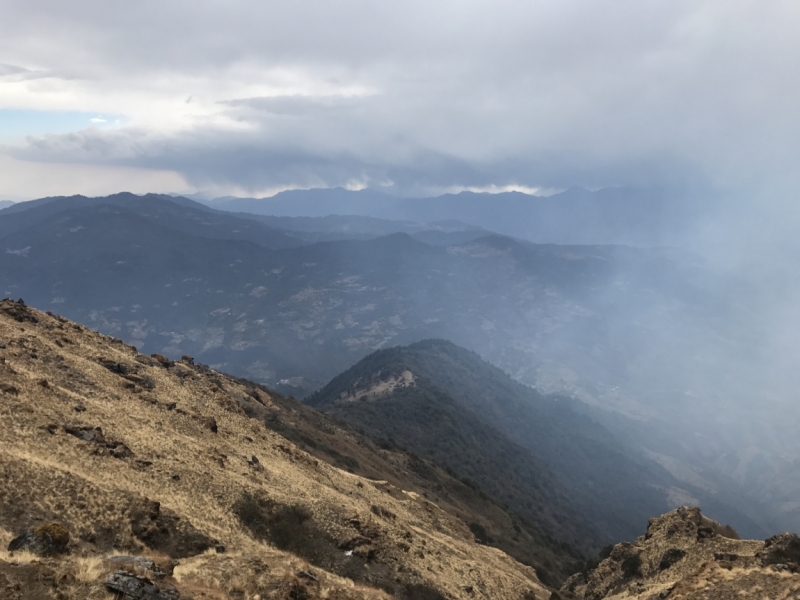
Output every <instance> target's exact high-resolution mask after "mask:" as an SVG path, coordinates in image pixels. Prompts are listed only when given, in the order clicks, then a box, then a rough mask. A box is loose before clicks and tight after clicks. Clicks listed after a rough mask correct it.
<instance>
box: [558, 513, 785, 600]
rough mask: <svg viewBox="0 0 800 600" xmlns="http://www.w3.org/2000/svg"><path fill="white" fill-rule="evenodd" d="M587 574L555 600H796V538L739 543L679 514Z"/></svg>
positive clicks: (695, 517) (727, 532)
mask: <svg viewBox="0 0 800 600" xmlns="http://www.w3.org/2000/svg"><path fill="white" fill-rule="evenodd" d="M604 554H605V558H604V559H603V560H602V562H600V564H599V565H598V566H597V567H596V568H594V569H592V570H591V571H589V572H588V573H583V574H578V575H575V576H573V577H572V578H570V579H569V580H568V581H567V583H566V584H565V585H564V587H563V588H562V589H561V590H560V592H559V593H558V594H557V595H554V596H555V597H560V598H564V599H567V598H575V599H580V600H610V599H612V598H618V599H620V600H621V599H623V598H629V599H634V598H637V599H641V600H656V599H661V598H669V599H670V600H727V599H732V598H759V599H762V598H763V599H770V600H777V599H779V598H781V599H783V598H797V597H798V596H800V572H798V571H800V566H799V565H800V538H798V537H797V536H796V535H795V534H791V533H784V534H781V535H777V536H774V537H771V538H769V539H768V540H766V541H764V542H761V541H752V540H740V539H739V536H738V535H737V534H736V532H735V531H733V530H732V529H731V528H729V527H726V526H722V525H720V524H719V523H717V522H716V521H712V520H711V519H709V518H707V517H705V516H703V515H702V514H701V513H700V510H699V509H698V508H694V507H691V508H690V507H681V508H679V509H677V510H674V511H672V512H670V513H667V514H665V515H663V516H661V517H659V518H656V519H651V520H650V523H649V524H648V527H647V533H646V534H645V535H644V536H642V537H640V538H638V539H637V540H636V541H635V542H634V543H632V544H631V543H627V542H625V543H621V544H617V545H615V546H613V547H610V548H608V549H607V550H606V551H604Z"/></svg>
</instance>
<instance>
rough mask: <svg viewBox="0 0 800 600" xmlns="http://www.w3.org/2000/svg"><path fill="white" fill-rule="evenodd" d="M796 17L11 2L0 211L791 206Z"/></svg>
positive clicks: (751, 8)
mask: <svg viewBox="0 0 800 600" xmlns="http://www.w3.org/2000/svg"><path fill="white" fill-rule="evenodd" d="M798 32H800V3H798V2H796V1H791V2H780V1H775V2H771V1H765V2H753V1H748V2H743V1H738V0H725V1H719V2H717V1H702V0H691V1H680V0H669V1H663V2H662V1H657V0H653V1H641V0H634V1H625V0H614V1H613V2H598V1H591V0H585V1H570V0H553V1H547V0H542V1H535V0H531V1H528V2H519V1H517V2H504V1H498V0H493V1H491V2H489V1H486V2H478V1H472V0H459V1H458V2H447V1H434V2H432V1H431V0H426V1H424V2H423V1H416V0H403V1H402V2H400V1H397V2H394V1H381V2H379V1H375V0H373V1H369V2H367V1H358V0H325V1H319V2H317V1H312V0H294V1H291V2H290V1H271V2H263V1H246V0H240V1H236V2H230V1H201V0H192V1H165V0H157V1H147V0H137V1H136V2H128V1H110V0H103V1H102V2H101V1H90V0H76V1H64V0H52V1H49V2H47V1H45V2H43V1H36V0H2V2H0V198H12V199H13V198H16V199H22V198H31V197H37V196H41V195H45V194H68V193H76V192H82V193H87V194H104V193H109V192H114V191H119V190H122V189H127V190H131V191H135V192H145V191H161V192H166V191H170V192H190V191H197V190H204V191H208V192H210V193H212V194H219V195H221V194H236V195H265V194H270V193H274V192H275V191H277V190H281V189H287V188H294V187H301V188H306V187H324V186H339V185H342V186H348V187H351V188H360V187H364V186H370V187H376V188H381V189H384V190H386V191H388V192H390V193H402V194H423V193H435V192H440V191H448V190H450V191H452V190H459V189H485V190H493V191H496V190H502V189H522V190H526V191H537V190H538V191H540V192H547V191H550V190H555V189H563V188H567V187H570V186H573V185H582V186H586V187H591V188H597V187H603V186H609V185H659V186H664V185H667V186H677V187H681V186H687V185H688V186H708V187H711V188H717V189H723V190H750V191H752V190H762V191H763V190H765V189H774V190H787V189H792V188H793V187H795V186H797V184H798V183H800V182H798V177H799V176H800V170H799V169H798V167H797V165H798V159H799V158H800V135H798V133H800V128H799V127H798V125H800V110H798V98H800V95H799V94H798V91H800V70H799V69H798V66H799V65H798V58H800V35H798Z"/></svg>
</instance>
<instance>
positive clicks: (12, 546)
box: [8, 522, 69, 556]
mask: <svg viewBox="0 0 800 600" xmlns="http://www.w3.org/2000/svg"><path fill="white" fill-rule="evenodd" d="M8 550H9V552H15V551H18V550H28V551H29V552H33V553H34V554H38V555H40V556H55V555H57V554H66V553H67V552H69V531H67V529H66V528H65V527H64V526H63V525H62V524H61V523H58V522H53V523H45V524H44V525H39V526H38V527H33V528H31V529H27V530H25V531H23V532H22V533H21V534H20V535H18V536H17V537H15V538H14V539H13V540H11V543H9V545H8Z"/></svg>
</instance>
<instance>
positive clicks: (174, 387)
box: [0, 300, 550, 600]
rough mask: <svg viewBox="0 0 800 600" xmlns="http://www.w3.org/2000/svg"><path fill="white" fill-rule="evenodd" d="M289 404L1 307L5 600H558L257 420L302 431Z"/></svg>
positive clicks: (463, 533) (496, 553)
mask: <svg viewBox="0 0 800 600" xmlns="http://www.w3.org/2000/svg"><path fill="white" fill-rule="evenodd" d="M286 402H287V400H286V399H283V398H281V397H280V396H278V395H277V394H272V393H270V392H269V391H268V390H265V389H263V388H258V387H255V386H253V385H252V384H247V383H246V382H243V381H241V380H237V379H234V378H231V377H227V376H225V375H222V374H219V373H216V372H214V371H212V370H210V369H208V368H207V367H204V366H202V365H195V364H194V363H193V361H192V360H191V359H190V358H188V357H187V358H185V359H183V360H181V361H177V362H173V361H169V360H168V359H166V358H165V357H163V356H160V355H156V356H154V357H151V356H146V355H143V354H140V353H139V352H137V351H136V349H135V348H133V347H131V346H128V345H126V344H124V343H122V342H121V341H120V340H117V339H115V338H111V337H108V336H105V335H102V334H99V333H96V332H93V331H90V330H88V329H86V328H85V327H83V326H81V325H78V324H75V323H73V322H70V321H68V320H66V319H64V318H61V317H57V316H52V315H49V314H45V313H42V312H39V311H36V310H34V309H32V308H29V307H27V306H25V305H24V304H22V303H17V302H13V301H10V300H3V301H1V302H0V422H2V424H3V426H2V427H0V479H1V480H2V485H0V539H2V541H3V547H6V546H8V547H9V548H10V550H9V551H7V552H3V553H2V554H0V597H3V598H10V599H24V600H32V599H34V598H37V599H38V598H48V597H52V598H65V599H68V598H75V599H77V598H82V599H83V598H111V597H112V592H111V591H109V590H116V591H119V590H120V589H128V588H125V586H126V585H133V583H131V581H132V580H130V579H125V578H126V577H128V578H130V577H136V576H140V577H141V576H145V575H146V576H148V577H149V579H150V581H149V582H148V583H146V584H145V583H142V581H143V580H142V579H141V578H140V579H136V580H135V581H137V582H139V583H137V584H136V585H139V584H141V585H140V589H139V591H140V592H141V593H142V594H144V593H145V592H147V593H150V592H152V594H151V595H150V596H149V597H150V598H164V599H166V598H174V597H175V596H176V594H177V595H179V596H180V598H183V599H187V598H196V599H198V600H199V599H201V598H208V599H211V598H213V599H233V598H236V599H240V598H241V599H254V598H262V599H263V598H273V597H274V598H312V597H320V598H325V597H327V598H382V597H388V595H390V594H391V595H394V596H395V597H397V598H528V599H533V598H537V599H542V598H547V597H549V595H550V591H549V590H547V589H546V588H545V586H543V585H542V584H541V583H540V581H539V579H538V578H537V576H536V572H535V571H534V569H533V568H531V567H527V566H524V565H522V564H520V563H518V562H516V561H515V560H513V559H512V558H511V557H509V556H508V555H507V554H505V553H503V552H502V551H500V550H498V549H495V548H491V547H488V546H486V545H481V544H478V543H477V542H476V541H475V536H474V535H473V533H472V532H471V531H470V529H469V528H468V526H467V524H466V523H465V522H464V521H463V520H461V519H459V518H458V517H456V516H455V515H454V514H452V513H450V512H447V511H445V510H443V509H442V508H441V507H440V506H439V505H437V504H436V503H434V502H432V501H430V500H429V499H426V498H425V497H424V496H423V495H422V494H418V493H415V492H414V491H412V490H409V489H403V488H399V487H396V486H395V485H393V484H392V482H391V481H388V480H375V479H369V478H366V477H362V476H359V475H358V474H355V473H349V472H347V471H346V470H344V469H340V468H337V467H335V466H333V465H331V464H330V463H329V462H326V461H325V460H321V459H320V458H317V457H315V456H314V455H312V454H309V453H308V452H305V451H304V450H302V449H300V448H299V447H298V446H297V445H296V444H295V443H293V442H292V441H290V440H289V439H287V437H284V436H283V435H280V434H278V433H276V431H275V430H274V429H277V428H279V427H278V426H277V425H276V426H275V427H273V428H269V427H266V426H265V424H264V420H263V419H262V420H259V419H257V418H252V417H250V416H248V414H247V411H249V412H251V413H253V412H257V411H259V410H263V411H266V412H265V413H264V414H262V415H261V416H262V417H263V418H264V419H266V418H267V417H268V416H269V415H270V414H272V415H276V416H277V420H278V421H281V420H282V421H281V422H282V427H284V428H290V427H291V423H292V422H293V420H294V419H295V417H296V416H297V415H300V412H299V411H298V412H297V413H295V414H293V413H292V411H291V407H289V406H288V405H287V404H286ZM258 407H260V408H258ZM328 427H331V425H328ZM345 433H346V432H345ZM334 437H335V436H334ZM307 439H308V440H312V438H311V437H308V436H307ZM353 439H355V438H353ZM312 441H313V440H312ZM315 443H316V442H315ZM339 454H340V456H341V453H339ZM363 460H364V462H366V459H363ZM391 460H392V457H391V456H383V457H380V458H376V459H375V461H374V464H373V466H372V468H376V467H377V466H379V465H380V463H381V461H391ZM345 462H346V461H345ZM396 462H397V463H398V464H396V466H395V469H394V475H393V480H394V481H398V480H399V479H400V478H401V477H400V476H399V475H397V474H398V473H401V472H403V465H402V464H401V461H399V460H397V461H396ZM359 468H361V467H360V465H359ZM364 468H365V469H367V468H369V467H364ZM351 470H354V471H355V469H351ZM32 551H33V552H36V553H38V554H39V555H37V554H33V553H32ZM64 552H67V553H66V554H63V553H64ZM40 555H44V556H40ZM120 555H123V556H120ZM148 561H151V562H148ZM126 572H127V573H128V574H127V575H126V574H125V573H126ZM120 573H122V574H120ZM146 585H149V586H151V587H149V588H146V589H145V587H142V586H146ZM114 586H117V587H114ZM153 589H155V590H156V592H153ZM142 590H144V591H142ZM147 590H150V591H149V592H148V591H147ZM137 593H139V592H137ZM156 593H157V594H159V595H153V594H156ZM141 597H147V596H141Z"/></svg>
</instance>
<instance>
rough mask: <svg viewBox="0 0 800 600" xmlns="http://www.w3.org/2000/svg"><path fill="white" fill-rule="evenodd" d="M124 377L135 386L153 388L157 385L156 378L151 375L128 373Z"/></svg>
mask: <svg viewBox="0 0 800 600" xmlns="http://www.w3.org/2000/svg"><path fill="white" fill-rule="evenodd" d="M122 377H124V378H125V379H127V380H128V381H130V382H131V383H133V384H134V386H136V385H138V386H141V387H142V388H144V389H146V390H153V389H155V387H156V382H155V380H154V379H153V378H152V377H150V376H149V375H134V374H128V375H122Z"/></svg>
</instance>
